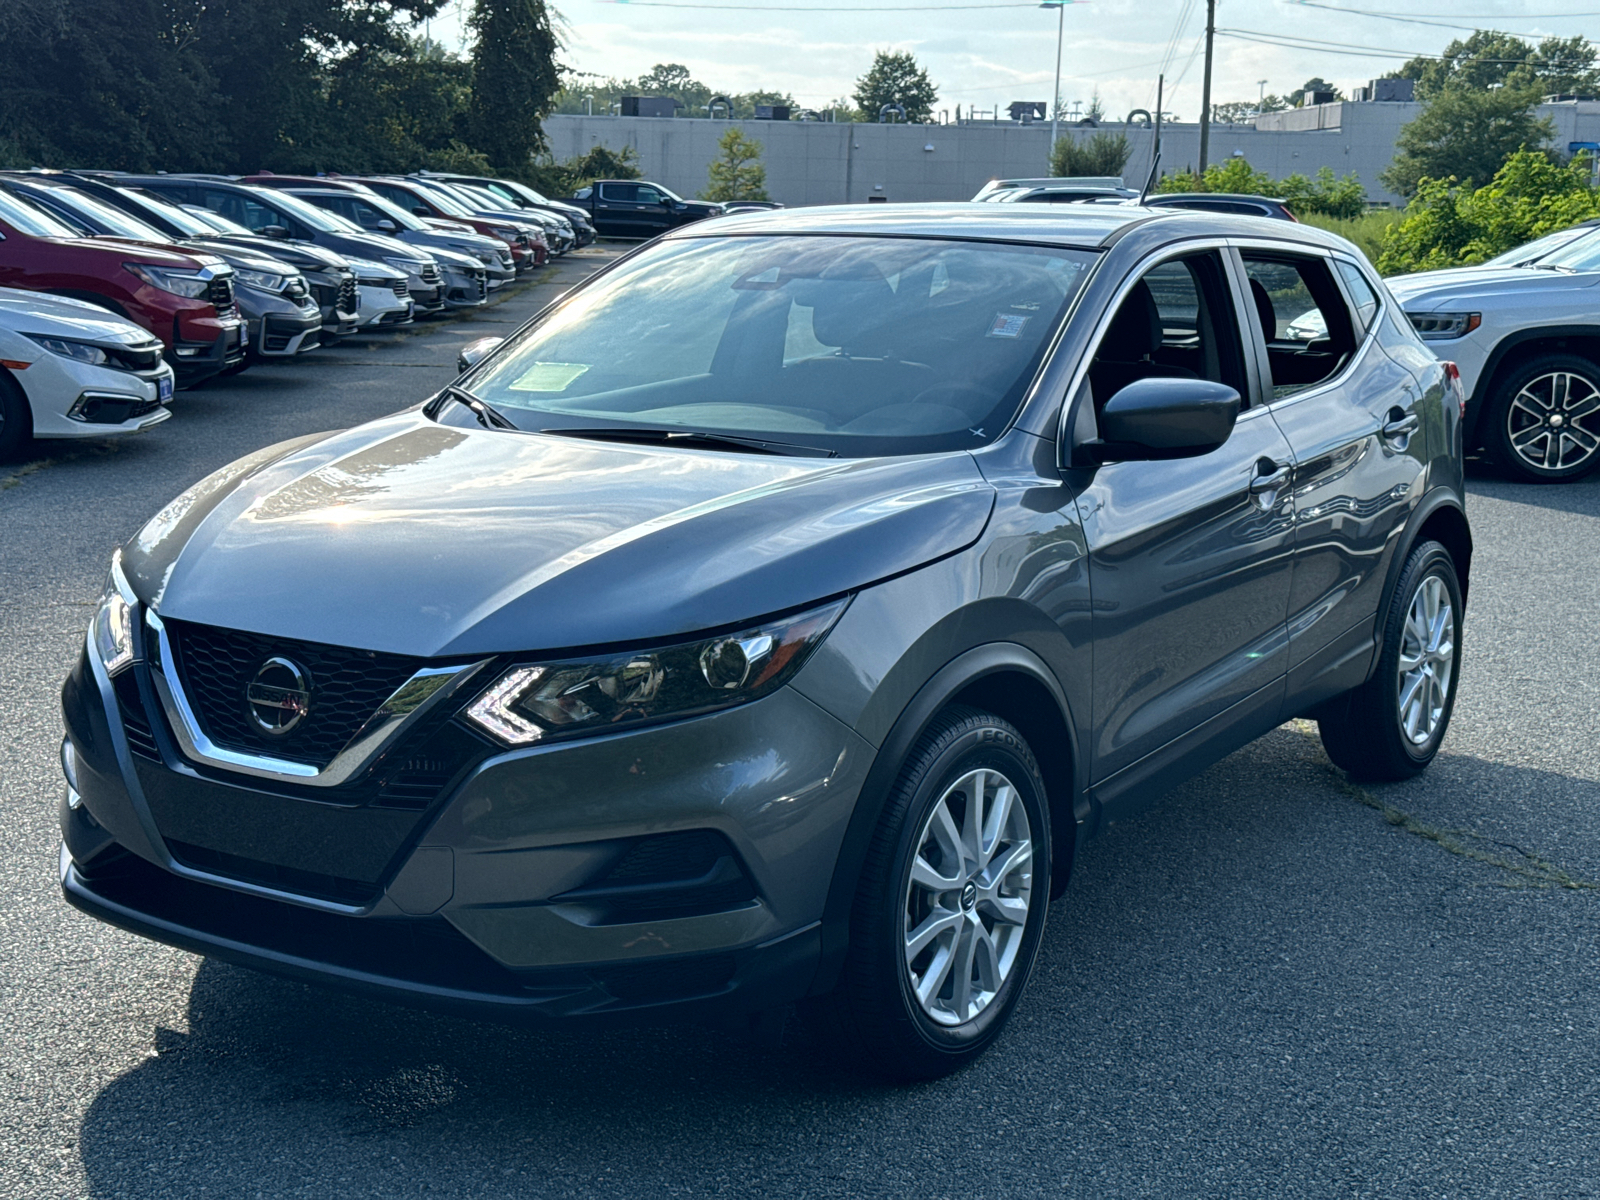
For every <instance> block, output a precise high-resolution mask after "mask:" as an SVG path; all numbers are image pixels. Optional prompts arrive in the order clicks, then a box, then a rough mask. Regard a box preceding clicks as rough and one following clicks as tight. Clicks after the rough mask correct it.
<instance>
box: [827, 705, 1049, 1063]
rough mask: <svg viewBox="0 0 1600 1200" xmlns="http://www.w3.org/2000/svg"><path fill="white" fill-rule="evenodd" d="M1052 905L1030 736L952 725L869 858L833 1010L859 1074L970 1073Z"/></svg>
mask: <svg viewBox="0 0 1600 1200" xmlns="http://www.w3.org/2000/svg"><path fill="white" fill-rule="evenodd" d="M1049 893H1050V827H1049V816H1048V812H1047V809H1046V806H1045V789H1044V781H1043V779H1042V777H1041V776H1040V774H1039V767H1038V764H1037V762H1036V761H1035V760H1034V756H1033V752H1032V750H1030V749H1029V747H1028V744H1027V742H1026V741H1025V740H1024V739H1023V737H1022V735H1021V734H1020V733H1018V732H1017V730H1016V729H1015V728H1013V727H1012V726H1011V725H1010V724H1008V723H1007V722H1005V721H1002V720H1001V719H1000V718H998V717H996V716H994V715H992V714H990V713H985V712H980V711H978V710H976V709H970V708H950V709H947V710H946V711H945V712H943V713H941V714H940V715H939V716H938V717H937V718H936V719H935V721H934V723H933V725H932V726H931V727H930V728H929V729H928V730H927V731H926V732H925V733H924V734H923V735H922V737H921V738H920V739H919V740H918V742H917V745H916V746H915V748H914V749H913V750H912V751H911V753H910V754H909V755H908V756H907V759H906V763H905V765H904V766H903V767H902V769H901V773H900V777H899V779H898V780H897V781H896V784H895V789H894V792H893V794H892V795H891V796H890V799H889V803H888V805H887V806H886V807H885V810H884V814H883V817H882V819H881V821H880V823H879V826H878V830H877V832H876V834H875V835H874V837H873V841H872V845H871V847H870V849H869V850H868V854H867V861H866V863H865V865H864V867H863V870H862V878H861V883H860V886H859V889H858V891H857V895H856V905H855V910H854V913H853V915H852V921H851V929H850V951H849V956H848V958H847V960H846V962H845V967H844V972H843V975H842V978H841V981H840V984H839V987H838V988H837V990H836V991H835V992H834V994H833V995H831V996H829V997H826V998H824V1000H823V1001H822V1004H821V1007H822V1008H823V1010H824V1012H823V1015H824V1019H825V1021H826V1026H825V1027H826V1028H827V1029H828V1031H829V1033H830V1034H831V1036H832V1037H834V1038H835V1039H837V1041H838V1042H839V1043H840V1048H841V1049H843V1050H845V1051H846V1052H847V1053H848V1054H849V1061H850V1062H851V1063H853V1064H855V1065H858V1066H863V1067H866V1068H867V1069H869V1070H871V1071H873V1072H874V1073H876V1074H880V1075H885V1076H888V1077H890V1078H894V1079H931V1078H935V1077H938V1076H940V1075H945V1074H948V1073H950V1072H951V1071H954V1070H957V1069H959V1068H960V1067H963V1066H965V1065H966V1064H967V1063H969V1062H971V1061H972V1060H973V1059H975V1058H977V1057H978V1055H980V1054H982V1053H983V1051H984V1050H985V1049H987V1048H988V1046H989V1044H990V1043H991V1042H993V1041H994V1039H995V1038H996V1037H998V1036H999V1034H1000V1031H1001V1029H1002V1028H1003V1027H1004V1025H1005V1022H1006V1020H1007V1019H1008V1018H1009V1017H1010V1015H1011V1012H1012V1010H1013V1009H1014V1008H1015V1007H1016V1004H1017V1000H1018V998H1019V997H1020V996H1021V994H1022V990H1023V988H1024V987H1025V986H1026V984H1027V981H1028V976H1029V974H1030V973H1031V972H1032V970H1033V962H1034V958H1035V956H1036V955H1037V953H1038V949H1039V939H1040V936H1041V934H1042V933H1043V931H1044V922H1045V910H1046V907H1047V905H1048V904H1049Z"/></svg>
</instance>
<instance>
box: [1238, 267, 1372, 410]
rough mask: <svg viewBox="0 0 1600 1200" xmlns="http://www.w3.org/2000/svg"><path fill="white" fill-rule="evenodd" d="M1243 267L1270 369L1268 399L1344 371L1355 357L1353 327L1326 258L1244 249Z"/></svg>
mask: <svg viewBox="0 0 1600 1200" xmlns="http://www.w3.org/2000/svg"><path fill="white" fill-rule="evenodd" d="M1244 267H1245V274H1246V275H1247V276H1248V278H1249V284H1250V298H1251V301H1252V302H1253V304H1254V306H1255V311H1256V320H1257V322H1258V324H1259V325H1260V328H1261V336H1262V339H1263V340H1264V341H1265V342H1266V347H1267V360H1268V362H1269V363H1270V364H1271V367H1272V395H1273V399H1275V400H1277V399H1282V398H1284V397H1285V396H1292V395H1294V394H1295V393H1296V392H1300V391H1304V390H1305V389H1306V388H1309V387H1315V386H1316V385H1318V384H1320V383H1324V382H1326V381H1328V380H1330V379H1332V378H1333V377H1334V376H1336V375H1337V374H1339V372H1341V371H1342V370H1344V368H1345V367H1346V366H1347V365H1348V364H1349V362H1350V359H1351V358H1352V357H1353V355H1354V354H1355V348H1356V338H1355V329H1354V327H1353V325H1352V324H1351V320H1350V309H1349V306H1348V305H1347V304H1346V303H1345V301H1344V295H1343V293H1341V292H1340V291H1339V287H1338V285H1337V284H1336V283H1335V282H1334V279H1333V272H1332V271H1331V270H1330V268H1329V266H1328V260H1327V259H1325V258H1321V257H1308V256H1301V255H1293V254H1277V253H1271V254H1268V253H1263V252H1257V251H1245V252H1244Z"/></svg>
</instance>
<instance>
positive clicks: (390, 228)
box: [373, 217, 400, 233]
mask: <svg viewBox="0 0 1600 1200" xmlns="http://www.w3.org/2000/svg"><path fill="white" fill-rule="evenodd" d="M373 228H374V229H376V230H377V231H378V232H379V233H393V232H394V231H395V230H397V229H399V228H400V226H398V225H396V224H395V223H394V222H393V221H391V220H389V218H388V217H385V218H384V219H383V220H381V221H379V222H378V223H377V224H376V225H375V226H373Z"/></svg>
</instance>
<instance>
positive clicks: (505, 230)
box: [489, 225, 518, 242]
mask: <svg viewBox="0 0 1600 1200" xmlns="http://www.w3.org/2000/svg"><path fill="white" fill-rule="evenodd" d="M489 232H490V233H492V234H494V235H495V237H497V238H505V240H506V241H508V242H514V241H516V240H517V237H518V234H517V231H516V230H515V229H513V228H512V227H511V226H509V225H495V226H492V227H491V228H490V230H489Z"/></svg>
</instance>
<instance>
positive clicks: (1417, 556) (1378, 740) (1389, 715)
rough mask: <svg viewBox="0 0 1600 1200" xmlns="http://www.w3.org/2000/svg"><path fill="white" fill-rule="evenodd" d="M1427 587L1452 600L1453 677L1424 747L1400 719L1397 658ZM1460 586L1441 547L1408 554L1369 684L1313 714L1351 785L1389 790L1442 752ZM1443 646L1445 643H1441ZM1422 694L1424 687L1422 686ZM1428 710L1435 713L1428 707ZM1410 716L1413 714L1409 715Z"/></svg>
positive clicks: (1457, 649) (1457, 662)
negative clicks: (1437, 587)
mask: <svg viewBox="0 0 1600 1200" xmlns="http://www.w3.org/2000/svg"><path fill="white" fill-rule="evenodd" d="M1430 579H1437V580H1438V581H1440V583H1442V585H1443V588H1444V592H1445V594H1446V595H1448V597H1449V603H1450V620H1449V623H1448V624H1449V630H1448V636H1449V638H1450V673H1449V679H1448V682H1447V685H1446V686H1445V687H1444V688H1443V689H1442V699H1443V703H1442V706H1440V711H1439V715H1438V717H1437V724H1436V725H1434V727H1433V728H1432V730H1431V731H1427V730H1426V729H1425V727H1424V726H1423V725H1421V724H1420V723H1419V724H1418V725H1417V726H1416V729H1417V732H1418V733H1426V734H1427V736H1426V737H1425V738H1423V740H1421V741H1417V740H1414V739H1413V738H1412V737H1410V736H1407V731H1406V728H1405V718H1404V717H1403V716H1402V712H1401V690H1402V685H1401V654H1402V652H1404V651H1405V650H1406V649H1407V647H1406V644H1405V643H1406V622H1407V617H1408V615H1409V614H1410V613H1411V610H1412V606H1413V604H1414V603H1416V601H1417V598H1418V596H1419V594H1420V593H1421V591H1422V589H1423V587H1424V585H1425V584H1427V581H1428V580H1430ZM1463 611H1464V610H1463V605H1462V601H1461V584H1460V582H1459V581H1458V580H1457V579H1456V568H1455V563H1454V562H1453V561H1452V560H1451V558H1450V552H1449V551H1448V550H1446V549H1445V548H1444V547H1443V546H1442V545H1440V544H1439V543H1438V542H1423V543H1421V544H1420V545H1418V546H1417V547H1416V548H1415V549H1413V550H1412V551H1411V554H1410V556H1409V557H1408V558H1407V559H1406V564H1405V567H1404V568H1403V569H1402V570H1401V572H1400V581H1399V583H1398V584H1396V586H1395V589H1394V596H1393V597H1392V598H1391V599H1390V601H1389V610H1388V612H1386V613H1384V614H1383V615H1382V621H1383V623H1382V625H1381V626H1380V631H1381V633H1382V637H1383V642H1382V645H1381V647H1380V649H1379V652H1378V666H1377V669H1376V670H1375V671H1374V672H1373V674H1372V678H1371V679H1369V680H1367V682H1366V683H1365V684H1363V685H1362V686H1361V687H1358V688H1356V689H1355V690H1354V691H1352V692H1349V693H1347V694H1346V695H1344V696H1341V697H1339V698H1338V699H1336V700H1332V701H1330V702H1329V703H1328V704H1327V705H1325V706H1324V707H1323V709H1322V710H1321V711H1320V712H1319V713H1318V714H1317V726H1318V729H1319V731H1320V732H1321V734H1322V745H1323V748H1324V749H1325V750H1326V751H1327V752H1328V757H1329V758H1330V759H1332V760H1333V762H1334V764H1335V765H1336V766H1339V767H1342V768H1343V769H1344V770H1345V771H1346V772H1347V773H1348V774H1349V775H1350V776H1351V777H1352V778H1355V779H1361V780H1371V781H1373V782H1386V781H1395V780H1401V779H1410V778H1411V777H1412V776H1414V775H1417V774H1419V773H1421V772H1422V771H1423V770H1424V769H1426V767H1427V765H1428V764H1429V763H1431V762H1432V761H1433V757H1434V755H1435V754H1437V753H1438V752H1439V745H1440V743H1442V742H1443V741H1444V735H1445V733H1446V732H1448V730H1449V728H1450V714H1451V713H1452V711H1454V709H1455V703H1456V689H1457V688H1458V687H1459V686H1460V683H1461V618H1462V615H1463ZM1441 646H1442V643H1441ZM1424 686H1426V684H1425V685H1424ZM1426 707H1427V708H1430V709H1431V707H1432V705H1431V704H1430V705H1428V706H1426ZM1406 711H1407V713H1412V712H1414V711H1416V710H1415V709H1413V708H1412V707H1410V706H1408V707H1407V710H1406Z"/></svg>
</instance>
